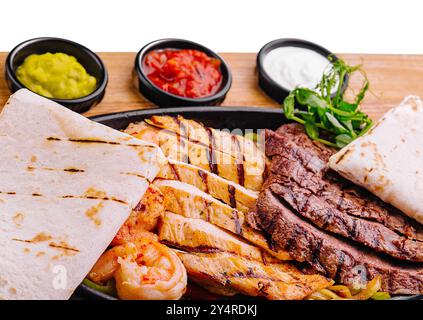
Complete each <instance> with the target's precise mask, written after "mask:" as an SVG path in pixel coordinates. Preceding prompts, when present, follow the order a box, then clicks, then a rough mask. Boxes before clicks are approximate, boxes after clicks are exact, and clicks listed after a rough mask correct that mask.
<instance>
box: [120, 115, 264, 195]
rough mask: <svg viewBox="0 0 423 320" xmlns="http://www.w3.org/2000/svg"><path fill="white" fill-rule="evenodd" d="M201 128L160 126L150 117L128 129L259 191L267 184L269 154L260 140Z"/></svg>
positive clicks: (181, 157) (172, 153) (171, 153)
mask: <svg viewBox="0 0 423 320" xmlns="http://www.w3.org/2000/svg"><path fill="white" fill-rule="evenodd" d="M152 119H153V118H152ZM166 119H167V118H166ZM169 119H175V118H172V117H169ZM184 120H186V119H184ZM147 122H148V123H147ZM192 122H193V121H192ZM181 123H182V122H181ZM197 124H198V123H197ZM198 125H199V124H198ZM201 128H202V131H201V132H200V131H199V130H194V131H193V132H195V134H191V135H190V134H189V133H188V131H187V134H181V131H180V130H179V131H178V130H176V129H175V128H174V127H171V128H170V129H168V128H165V127H164V126H162V127H160V126H158V125H155V124H154V121H153V120H151V119H150V120H146V122H140V123H137V124H131V125H129V126H128V128H127V129H126V130H125V132H126V133H129V134H131V135H133V136H135V137H137V138H139V139H143V140H147V141H150V142H153V143H155V144H157V145H159V146H160V147H161V149H162V150H163V152H164V154H165V155H166V156H167V157H168V158H171V159H174V160H177V161H181V162H186V163H190V164H193V165H196V166H198V167H200V168H202V169H203V170H206V171H210V172H212V173H214V174H217V175H219V176H221V177H223V178H225V179H228V180H231V181H233V182H235V183H238V184H240V185H241V186H244V187H246V188H247V189H251V190H254V191H259V190H260V188H261V186H262V184H263V173H264V170H265V156H264V153H263V152H262V151H261V150H260V149H259V148H258V147H257V146H256V144H255V143H254V142H252V141H250V140H248V139H245V138H244V137H242V136H239V135H232V134H229V133H228V132H224V131H219V130H215V129H211V128H206V127H203V126H202V125H201ZM204 128H206V129H204ZM191 131H192V130H191ZM206 140H207V142H205V141H206Z"/></svg>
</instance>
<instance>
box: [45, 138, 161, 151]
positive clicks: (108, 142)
mask: <svg viewBox="0 0 423 320" xmlns="http://www.w3.org/2000/svg"><path fill="white" fill-rule="evenodd" d="M46 140H47V141H64V142H73V143H87V144H88V143H98V144H110V145H117V146H127V147H134V148H149V149H155V148H156V147H155V146H154V145H148V144H145V145H140V144H133V143H129V144H128V143H121V142H117V141H107V140H100V139H76V138H66V139H62V138H57V137H47V138H46Z"/></svg>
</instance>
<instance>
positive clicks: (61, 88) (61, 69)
mask: <svg viewBox="0 0 423 320" xmlns="http://www.w3.org/2000/svg"><path fill="white" fill-rule="evenodd" d="M16 76H17V77H18V79H19V81H20V82H21V83H22V84H23V85H24V86H25V87H27V88H28V89H30V90H31V91H34V92H36V93H38V94H40V95H42V96H44V97H48V98H56V99H76V98H81V97H84V96H86V95H88V94H90V93H92V92H93V91H94V90H95V89H96V86H97V81H96V78H94V77H93V76H91V75H90V74H88V73H87V71H86V70H85V68H84V67H83V66H82V65H81V64H80V63H79V62H78V60H76V58H75V57H73V56H70V55H67V54H65V53H50V52H48V53H44V54H31V55H30V56H28V57H27V58H26V59H25V61H24V62H23V63H22V65H20V66H19V67H18V69H17V70H16Z"/></svg>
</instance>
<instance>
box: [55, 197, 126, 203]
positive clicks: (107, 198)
mask: <svg viewBox="0 0 423 320" xmlns="http://www.w3.org/2000/svg"><path fill="white" fill-rule="evenodd" d="M61 198H63V199H89V200H104V201H115V202H118V203H121V204H125V205H127V204H128V203H127V202H126V201H124V200H121V199H117V198H115V197H111V198H109V197H97V196H75V195H64V196H61Z"/></svg>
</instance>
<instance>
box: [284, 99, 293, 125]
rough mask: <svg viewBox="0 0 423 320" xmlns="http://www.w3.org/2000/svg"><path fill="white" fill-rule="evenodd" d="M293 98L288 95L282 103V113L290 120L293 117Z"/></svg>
mask: <svg viewBox="0 0 423 320" xmlns="http://www.w3.org/2000/svg"><path fill="white" fill-rule="evenodd" d="M294 107H295V98H294V94H290V95H289V96H288V97H286V98H285V101H284V102H283V111H284V113H285V117H286V118H287V119H292V117H293V116H294Z"/></svg>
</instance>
